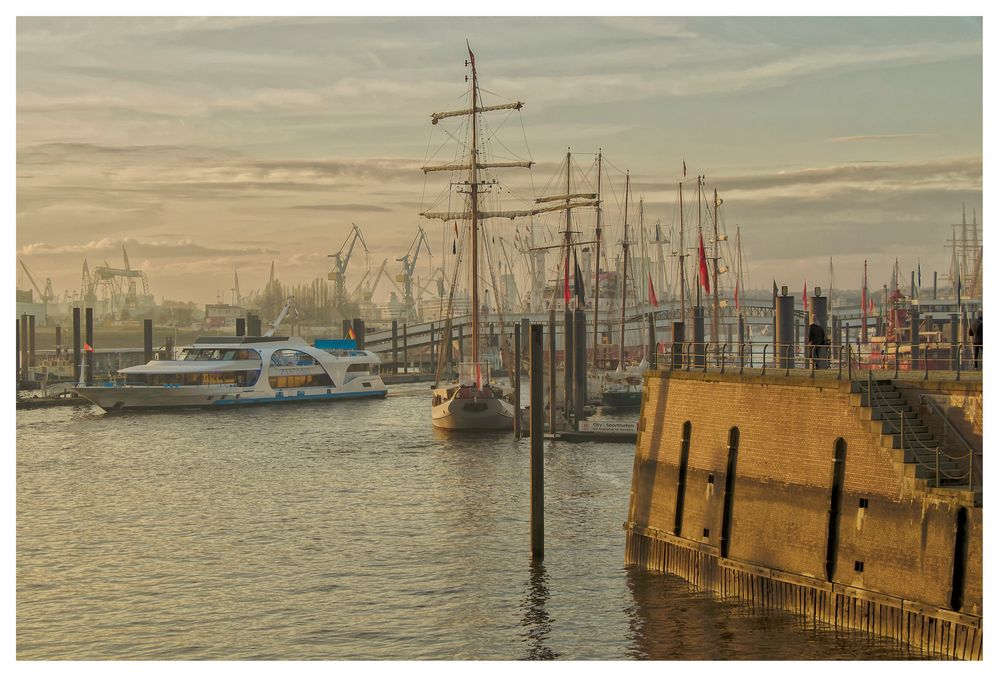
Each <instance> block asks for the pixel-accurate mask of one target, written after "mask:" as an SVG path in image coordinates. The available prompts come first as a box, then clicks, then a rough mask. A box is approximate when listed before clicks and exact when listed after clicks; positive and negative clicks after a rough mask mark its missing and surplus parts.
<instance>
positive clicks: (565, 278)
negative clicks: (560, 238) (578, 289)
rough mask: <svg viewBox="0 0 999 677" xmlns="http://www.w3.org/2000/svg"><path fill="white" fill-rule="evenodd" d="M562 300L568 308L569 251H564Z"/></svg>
mask: <svg viewBox="0 0 999 677" xmlns="http://www.w3.org/2000/svg"><path fill="white" fill-rule="evenodd" d="M562 298H563V299H565V303H566V308H568V307H569V250H568V249H566V250H565V275H563V276H562Z"/></svg>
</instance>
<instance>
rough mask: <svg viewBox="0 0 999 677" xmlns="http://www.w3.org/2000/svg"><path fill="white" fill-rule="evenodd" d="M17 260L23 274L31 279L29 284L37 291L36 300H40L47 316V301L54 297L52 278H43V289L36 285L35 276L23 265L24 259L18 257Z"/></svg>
mask: <svg viewBox="0 0 999 677" xmlns="http://www.w3.org/2000/svg"><path fill="white" fill-rule="evenodd" d="M17 262H18V263H20V264H21V269H22V270H24V274H25V275H27V276H28V279H29V280H30V281H31V286H32V287H34V288H35V291H36V292H38V300H39V301H41V302H42V305H43V306H44V307H45V309H46V313H45V314H46V316H48V312H47V311H48V305H49V301H54V300H55V297H56V296H55V293H53V291H52V278H50V277H47V278H45V289H44V290H43V289H42V288H41V287H39V286H38V283H37V282H35V276H34V275H32V274H31V271H30V270H28V266H27V265H25V263H24V261H22V260H21V259H20V258H18V259H17Z"/></svg>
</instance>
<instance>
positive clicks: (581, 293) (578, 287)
mask: <svg viewBox="0 0 999 677" xmlns="http://www.w3.org/2000/svg"><path fill="white" fill-rule="evenodd" d="M572 264H573V273H572V281H573V286H574V287H575V291H576V305H577V307H579V308H582V307H584V306H586V285H585V284H583V271H581V270H580V269H579V258H578V257H577V256H576V250H575V249H573V250H572Z"/></svg>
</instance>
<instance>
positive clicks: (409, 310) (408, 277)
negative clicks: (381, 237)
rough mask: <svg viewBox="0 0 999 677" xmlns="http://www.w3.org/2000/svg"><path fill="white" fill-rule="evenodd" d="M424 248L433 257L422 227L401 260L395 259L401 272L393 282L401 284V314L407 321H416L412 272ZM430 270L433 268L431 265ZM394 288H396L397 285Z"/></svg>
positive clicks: (425, 232)
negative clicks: (400, 263) (399, 265)
mask: <svg viewBox="0 0 999 677" xmlns="http://www.w3.org/2000/svg"><path fill="white" fill-rule="evenodd" d="M424 247H426V250H427V255H428V256H430V257H433V252H431V251H430V242H429V241H428V240H427V231H425V230H423V226H420V229H419V231H418V232H417V233H416V239H414V240H413V244H411V245H410V246H409V251H408V252H406V255H405V256H403V257H402V258H399V259H396V261H400V262H402V272H401V273H399V274H398V275H396V276H395V281H396V282H399V283H401V284H402V288H401V289H400V291H401V292H402V304H403V313H404V317H405V318H406V319H408V320H415V319H417V313H416V298H415V297H414V295H413V271H414V270H416V262H417V261H418V260H419V258H420V252H421V251H422V250H423V248H424ZM431 261H432V259H431ZM431 268H433V264H432V263H431ZM396 287H397V288H398V285H396Z"/></svg>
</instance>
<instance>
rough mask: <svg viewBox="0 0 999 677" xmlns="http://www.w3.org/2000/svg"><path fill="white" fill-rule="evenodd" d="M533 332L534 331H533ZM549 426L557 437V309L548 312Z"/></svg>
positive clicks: (532, 403)
mask: <svg viewBox="0 0 999 677" xmlns="http://www.w3.org/2000/svg"><path fill="white" fill-rule="evenodd" d="M532 331H533V329H532ZM548 362H549V364H548V425H549V426H550V428H551V433H552V435H555V421H556V416H557V414H556V412H555V401H556V399H557V398H556V393H555V309H554V308H552V309H551V310H549V311H548ZM531 409H532V410H533V409H534V400H533V399H532V400H531Z"/></svg>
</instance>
